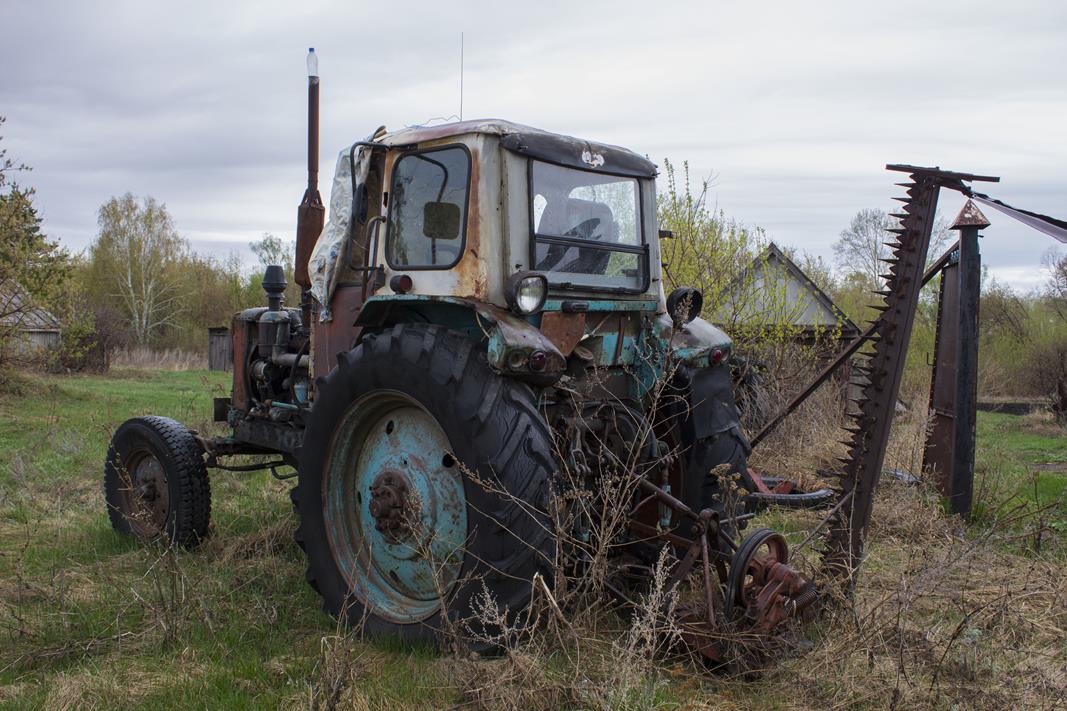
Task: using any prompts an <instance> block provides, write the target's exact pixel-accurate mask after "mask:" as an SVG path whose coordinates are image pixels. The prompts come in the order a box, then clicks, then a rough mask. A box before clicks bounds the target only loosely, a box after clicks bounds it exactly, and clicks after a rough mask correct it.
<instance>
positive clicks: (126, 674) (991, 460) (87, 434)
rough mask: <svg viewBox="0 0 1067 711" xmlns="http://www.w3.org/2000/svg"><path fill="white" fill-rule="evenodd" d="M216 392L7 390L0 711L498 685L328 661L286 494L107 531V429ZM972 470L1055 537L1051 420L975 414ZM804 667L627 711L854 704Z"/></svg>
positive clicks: (797, 525)
mask: <svg viewBox="0 0 1067 711" xmlns="http://www.w3.org/2000/svg"><path fill="white" fill-rule="evenodd" d="M228 389H229V382H228V376H227V375H225V374H220V373H209V372H141V371H117V372H113V373H111V374H109V375H107V376H26V377H25V378H24V379H23V380H21V381H20V382H19V384H18V387H17V388H16V389H14V390H9V391H6V392H3V393H0V707H5V708H6V707H11V708H57V707H67V706H75V707H77V706H96V707H100V708H117V707H122V708H152V709H156V708H175V707H182V708H184V707H192V708H222V707H225V708H231V707H232V708H257V709H258V708H279V707H303V706H307V705H308V702H309V693H310V692H311V690H313V689H321V688H322V686H323V685H324V684H323V682H324V681H325V680H328V678H329V677H330V675H331V674H334V673H335V671H336V670H334V671H331V667H330V664H331V663H337V661H338V660H339V659H343V660H346V661H347V663H348V664H349V665H350V667H351V669H350V670H349V671H348V672H346V674H347V676H348V678H350V679H352V680H354V681H352V684H353V685H352V687H351V688H350V689H349V693H350V694H351V695H353V696H354V698H355V699H356V701H355V702H354V704H355V706H356V707H359V706H360V705H363V706H364V707H368V708H382V707H388V708H420V709H421V708H430V709H434V708H447V707H450V706H453V705H455V704H458V703H460V702H462V701H463V699H464V696H463V692H462V690H461V686H462V681H461V680H462V675H461V674H459V673H458V672H457V671H456V670H457V669H458V668H460V666H461V665H464V664H466V665H469V664H478V665H480V666H479V667H477V668H478V669H479V670H481V671H480V672H479V673H481V674H484V678H481V679H479V680H478V684H483V685H490V686H491V685H492V684H493V683H494V673H495V672H494V670H495V669H497V668H498V667H497V666H494V665H495V664H497V662H494V661H492V660H487V661H482V662H471V661H469V660H460V659H456V658H453V657H448V656H445V655H438V654H437V653H436V652H435V651H433V650H432V649H428V648H419V649H410V648H406V647H402V646H400V645H398V644H395V643H388V642H374V643H371V642H358V641H357V642H352V643H351V645H352V646H351V647H350V648H349V649H348V650H347V651H346V652H345V653H344V654H340V655H338V654H336V653H333V654H330V653H327V654H324V653H323V650H324V649H325V650H329V649H330V648H331V645H334V644H336V643H337V642H336V640H334V639H333V637H334V635H335V633H336V628H335V624H334V622H333V621H332V620H331V619H330V618H329V617H328V616H326V615H325V614H323V613H322V612H321V611H320V608H319V599H318V596H317V595H316V594H315V593H314V592H313V591H312V590H311V589H310V588H309V587H308V586H307V585H306V583H305V582H304V560H303V554H302V553H301V552H300V550H299V549H298V548H297V547H296V546H295V545H294V544H293V543H292V532H293V529H294V527H295V525H296V521H295V517H294V516H293V514H292V511H291V507H290V504H289V497H288V488H289V484H287V483H285V482H279V481H276V480H274V479H273V478H271V477H270V476H269V475H268V474H266V473H257V474H225V473H218V474H215V475H213V477H212V495H213V496H212V499H213V509H212V535H211V537H210V539H209V540H208V541H207V542H206V543H205V544H204V545H203V546H202V547H201V548H200V549H199V550H197V551H195V552H176V553H175V552H167V551H163V550H161V549H158V548H156V547H153V546H145V545H141V544H139V543H137V542H135V541H133V540H131V539H129V538H125V537H122V536H119V535H117V534H116V533H114V532H113V531H112V529H111V527H110V524H109V522H108V518H107V515H106V512H105V508H104V502H103V495H102V476H103V474H102V469H103V461H104V456H105V453H106V450H107V444H108V440H109V438H110V435H111V432H112V431H113V429H114V428H115V427H117V426H118V425H119V424H120V423H121V422H122V421H123V420H125V419H127V418H129V417H132V416H136V415H143V414H158V415H166V416H169V417H173V418H175V419H177V420H179V421H182V422H185V423H187V424H189V425H190V426H191V427H194V428H196V429H198V430H200V431H202V432H205V433H216V432H221V431H222V430H221V429H219V426H217V425H214V424H213V423H211V422H210V414H211V398H212V397H214V396H219V395H225V394H227V393H228ZM1060 465H1063V468H1062V469H1061V468H1058V467H1060ZM977 469H978V477H979V480H980V481H981V482H983V484H982V486H983V487H984V488H983V489H982V491H983V492H985V494H983V495H984V496H986V497H987V498H984V499H982V501H980V502H979V503H980V505H981V506H984V507H985V508H984V509H981V510H980V514H981V515H982V516H984V517H986V518H985V519H983V520H989V519H990V518H991V517H993V515H994V511H995V509H996V510H1004V506H999V508H998V507H995V506H994V502H995V501H997V499H996V496H994V493H995V494H997V495H998V496H999V495H1006V497H1007V499H1009V500H1011V501H1014V502H1016V503H1020V504H1022V505H1024V506H1026V507H1028V508H1030V509H1035V510H1036V509H1038V508H1041V507H1042V506H1048V507H1049V508H1048V509H1047V510H1048V511H1050V512H1052V513H1050V514H1049V515H1050V523H1053V524H1056V525H1059V524H1058V523H1057V522H1059V521H1063V520H1067V508H1065V507H1064V498H1065V494H1064V492H1065V487H1067V474H1065V470H1067V438H1065V437H1063V436H1062V435H1061V434H1060V431H1059V430H1058V429H1057V428H1055V427H1053V426H1052V425H1051V424H1050V423H1045V422H1041V421H1038V420H1036V419H1034V418H1014V417H1010V416H1006V415H996V414H990V413H979V419H978V467H977ZM987 484H988V486H987ZM994 489H995V492H993V490H994ZM820 517H821V514H819V513H818V512H810V513H807V514H803V515H802V516H798V515H794V514H787V513H783V512H771V513H769V514H767V515H766V516H765V517H764V520H763V521H762V522H771V523H773V524H774V526H775V527H776V528H779V529H780V530H784V531H786V532H787V533H788V534H790V540H793V541H794V542H796V540H798V539H800V538H802V537H803V535H804V533H805V531H806V530H807V527H808V526H810V525H812V524H813V523H814V522H815V521H816V520H818V518H820ZM894 530H902V529H899V528H898V529H894ZM916 545H919V544H916ZM874 550H876V553H874V554H872V561H871V563H870V566H869V568H868V570H869V575H870V578H871V579H876V578H882V577H884V578H885V579H886V580H889V581H890V582H891V583H892V585H894V586H895V585H896V584H897V579H898V578H899V576H900V575H901V574H902V573H901V572H900V571H902V570H904V569H905V568H906V567H907V566H908V565H910V562H909V560H908V559H909V555H911V554H912V553H913V551H911V550H905V549H901V548H899V546H897V545H896V544H895V543H894V544H893V545H891V546H881V547H880V548H879V547H875V548H874ZM1005 555H1007V554H1005ZM912 557H914V556H912ZM828 634H829V633H828ZM891 656H892V658H894V659H895V653H894V655H891ZM888 658H889V657H887V659H888ZM583 659H584V658H583ZM324 660H326V661H324ZM864 660H866V657H864ZM582 663H585V662H584V661H583V662H582ZM806 663H807V662H805V660H804V658H803V657H802V656H801V657H797V658H794V659H793V660H791V661H787V662H785V663H784V666H783V667H782V669H781V671H779V672H776V673H774V674H769V675H768V676H769V678H771V681H770V682H765V683H764V685H763V686H760V685H759V684H755V683H754V684H752V685H749V684H748V683H747V682H742V681H739V680H726V679H723V678H716V677H705V676H699V677H697V680H696V681H694V678H693V677H692V676H689V677H685V679H684V680H683V681H682V682H679V683H678V684H674V685H669V684H668V685H658V686H656V687H655V688H653V689H652V691H651V692H650V694H649V695H646V696H642V699H643V700H642V701H641V702H640V703H639V704H636V705H637V706H647V705H654V706H656V707H657V708H664V709H673V708H684V707H686V706H685V705H684V704H685V703H687V702H693V703H705V702H711V703H717V702H716V699H717V700H718V702H722V703H723V704H724V705H725V706H726V707H729V708H762V709H770V708H797V705H796V702H795V700H796V699H797V698H798V697H805V695H806V698H808V699H809V701H810V700H811V699H812V698H815V699H819V698H824V697H825V698H828V699H829V698H838V696H837V695H839V694H845V697H846V698H847V697H848V693H846V692H845V691H842V688H843V687H842V686H840V682H839V680H838V679H837V678H836V677H833V678H830V677H827V678H826V679H825V680H824V681H820V682H819V684H817V685H814V686H812V685H809V686H808V688H806V689H797V688H796V687H795V685H794V682H793V681H792V680H791V677H790V675H791V674H792V673H793V671H790V670H798V669H799V670H803V669H804V665H805V664H806ZM863 663H864V664H866V661H864V662H863ZM545 664H546V666H545V673H546V675H547V676H546V677H545V678H550V679H564V678H566V679H569V678H570V677H572V676H573V677H574V678H578V679H580V676H579V675H575V674H574V670H573V669H569V668H567V667H566V664H564V663H562V662H561V661H559V660H555V661H554V660H553V659H549V660H547V662H545ZM790 665H795V666H790ZM556 667H559V668H556ZM820 679H822V677H820ZM561 683H562V682H561ZM568 683H570V682H568ZM576 683H577V684H578V686H577V687H576V688H580V684H583V683H586V682H584V681H579V682H576ZM820 685H821V686H820ZM823 687H825V688H823ZM532 693H534V695H535V696H536V693H537V692H536V690H534V691H533V692H532ZM849 693H850V692H849ZM860 697H862V694H859V696H857V698H860ZM881 701H884V699H880V700H878V701H876V702H873V703H871V704H869V705H868V704H866V703H857V704H853V705H850V706H849V707H850V708H867V707H870V708H878V707H882V706H884V704H882V703H881ZM813 703H814V702H813ZM626 705H627V706H633V705H632V704H629V702H627V703H626ZM819 705H820V704H819V703H814V706H816V707H818V706H819ZM696 707H699V706H696ZM531 708H532V707H531Z"/></svg>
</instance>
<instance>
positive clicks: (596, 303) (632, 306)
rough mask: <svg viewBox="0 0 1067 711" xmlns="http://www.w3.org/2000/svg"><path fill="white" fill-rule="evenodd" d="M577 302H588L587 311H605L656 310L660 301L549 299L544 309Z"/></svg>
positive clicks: (554, 309) (559, 307)
mask: <svg viewBox="0 0 1067 711" xmlns="http://www.w3.org/2000/svg"><path fill="white" fill-rule="evenodd" d="M564 301H569V302H575V303H582V304H586V309H585V310H586V312H603V311H652V312H655V311H656V309H657V308H659V302H658V301H624V300H622V299H620V300H617V301H604V300H600V299H582V298H574V299H549V300H547V301H546V302H545V306H544V309H543V310H544V311H561V310H563V302H564Z"/></svg>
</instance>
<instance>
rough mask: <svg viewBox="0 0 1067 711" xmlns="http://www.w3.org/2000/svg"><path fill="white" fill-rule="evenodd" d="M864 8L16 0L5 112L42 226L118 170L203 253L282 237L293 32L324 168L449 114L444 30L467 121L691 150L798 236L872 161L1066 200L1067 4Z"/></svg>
mask: <svg viewBox="0 0 1067 711" xmlns="http://www.w3.org/2000/svg"><path fill="white" fill-rule="evenodd" d="M871 5H872V4H869V3H856V2H841V1H836V2H824V3H815V4H812V3H803V4H802V3H785V2H782V3H744V4H740V3H722V2H688V3H683V2H664V3H657V4H652V5H650V4H648V3H641V4H636V3H635V4H626V3H621V2H617V1H616V2H597V3H588V2H587V3H573V2H570V3H566V2H538V3H523V4H505V3H499V2H497V3H488V2H474V3H406V4H405V5H404V8H403V11H401V10H400V9H399V8H398V9H396V11H391V10H392V8H391V7H390V6H388V5H381V4H377V5H366V4H359V5H358V6H357V4H354V3H336V4H334V3H324V2H307V3H301V4H300V5H299V6H296V5H295V4H293V3H281V2H279V3H220V2H213V3H207V2H191V3H190V2H186V3H181V4H180V5H178V4H170V5H166V6H164V5H155V4H151V3H139V2H120V3H108V4H101V3H94V4H88V3H86V4H76V3H65V2H47V1H45V2H42V1H40V0H38V1H35V2H22V1H20V0H16V1H15V2H10V1H9V2H7V3H6V4H5V5H4V7H3V10H0V20H2V24H3V26H4V27H5V30H6V31H5V33H4V34H5V41H4V43H3V44H2V45H0V67H3V70H2V72H0V114H4V115H7V116H8V119H9V120H8V123H7V125H6V127H5V128H6V136H5V144H6V145H7V146H8V148H9V150H10V152H11V153H12V154H14V155H16V156H18V157H19V158H21V159H22V160H24V161H25V162H27V163H30V164H31V165H33V166H34V167H35V170H34V172H33V173H30V174H29V175H27V176H24V177H23V178H22V179H23V181H24V182H26V183H28V184H31V185H33V186H35V187H36V188H37V190H38V205H39V207H40V208H41V210H42V212H43V214H44V218H45V227H46V229H47V230H48V231H49V233H50V234H52V235H54V236H56V237H59V238H60V239H62V240H63V241H64V242H65V243H67V244H69V245H70V246H72V247H73V248H76V249H77V248H81V247H84V246H85V245H86V244H88V242H89V241H90V240H91V239H92V237H93V235H94V234H95V229H96V224H95V213H96V209H97V207H98V206H99V205H100V204H101V203H102V202H104V201H105V200H107V199H108V198H109V197H110V196H112V195H115V194H121V193H123V192H126V191H132V192H134V193H135V194H142V195H143V194H151V195H154V196H155V197H157V198H159V199H160V200H163V201H165V202H166V203H167V204H168V206H169V208H170V210H171V212H172V213H173V215H174V217H175V219H176V222H177V224H178V226H179V228H180V229H181V230H182V231H183V232H184V233H185V234H186V235H187V236H189V237H190V238H191V239H192V240H193V241H194V244H195V245H196V246H197V248H198V249H202V250H204V251H210V252H212V253H215V254H220V253H225V251H228V250H230V249H233V248H235V247H236V246H240V245H243V244H245V243H246V242H247V241H248V240H250V239H254V238H256V237H258V236H259V235H260V234H261V233H262V232H264V231H270V232H274V233H276V234H278V235H282V236H288V235H291V234H292V232H293V229H294V221H295V205H296V202H297V201H298V199H299V197H300V194H301V192H302V181H303V173H302V163H303V151H304V143H303V140H304V138H303V136H304V133H303V132H304V96H305V94H304V91H305V82H304V68H303V55H304V51H305V50H306V48H307V46H309V45H314V46H315V47H316V48H317V49H318V51H319V53H320V55H321V60H320V61H321V66H322V74H323V124H322V128H323V140H322V146H323V156H322V165H323V166H324V167H326V166H331V165H332V162H333V155H334V154H335V152H336V150H338V149H340V147H341V146H342V145H344V144H345V143H347V142H350V141H351V140H353V139H354V138H357V137H362V136H364V135H366V134H367V133H368V132H369V131H370V130H372V129H373V128H374V127H376V126H378V125H379V124H382V123H384V124H386V125H387V126H390V127H391V128H397V127H400V126H404V125H409V124H413V123H420V122H423V121H425V120H427V119H429V118H431V117H437V116H448V115H450V114H454V113H457V112H458V110H459V97H458V89H459V81H458V39H459V33H460V32H461V31H462V32H464V33H465V37H466V47H467V54H466V72H465V97H464V107H465V114H466V117H467V118H471V117H474V116H501V117H505V118H510V119H513V120H517V121H520V122H523V123H529V124H533V125H538V126H542V127H544V128H546V129H549V130H555V131H560V132H564V133H571V134H575V135H581V136H586V137H589V138H595V139H599V140H604V141H607V142H612V143H619V144H622V145H626V146H629V147H631V148H633V149H635V150H637V151H639V152H642V153H646V154H648V155H650V156H651V157H652V158H654V159H656V160H661V159H662V158H664V157H670V158H671V159H673V160H675V161H678V162H680V161H682V160H688V161H689V162H690V164H691V166H692V170H693V173H694V175H695V176H706V175H711V174H713V173H714V174H715V176H716V180H715V187H714V192H713V195H712V198H713V199H714V200H715V201H716V202H717V204H718V205H719V206H720V207H722V208H723V209H724V210H725V211H726V212H727V213H728V214H730V215H732V216H735V217H737V218H738V219H741V220H743V221H744V222H746V223H749V224H752V225H759V226H762V227H764V228H766V229H767V231H768V233H769V234H770V236H771V237H772V238H773V239H775V240H776V241H779V242H781V243H784V244H792V245H795V246H798V247H801V248H804V249H806V250H809V251H811V252H813V253H815V254H820V255H823V256H830V254H831V251H830V244H831V243H832V242H833V240H834V239H835V238H836V236H837V233H838V232H839V231H840V229H841V228H842V227H844V226H845V225H846V224H847V222H848V220H849V218H850V217H851V215H852V214H853V213H854V212H855V211H856V210H858V209H860V208H862V207H869V206H879V207H887V208H888V207H890V206H891V205H892V203H890V202H889V198H890V197H891V195H892V194H893V192H892V191H893V190H894V188H892V183H893V182H895V180H894V176H892V175H889V174H887V173H885V172H884V171H883V170H882V166H883V165H884V164H885V163H887V162H910V163H916V164H930V165H934V164H939V165H942V166H944V167H948V168H953V169H957V170H968V171H974V172H988V173H993V174H998V175H1001V176H1003V177H1004V182H1003V183H1002V184H1001V185H1000V186H996V187H990V188H989V191H990V192H992V193H994V194H995V195H997V196H1000V197H1002V198H1003V199H1005V200H1007V201H1008V202H1013V201H1014V202H1016V203H1018V204H1019V205H1021V206H1023V207H1026V208H1028V209H1032V210H1037V211H1041V212H1048V213H1052V214H1058V215H1060V216H1062V215H1064V214H1065V213H1067V171H1065V170H1064V166H1065V165H1067V141H1065V140H1064V136H1063V126H1065V125H1067V82H1065V81H1064V79H1063V66H1064V64H1065V60H1067V56H1065V55H1067V50H1065V47H1067V5H1063V4H1060V3H1047V2H1016V3H1012V4H1010V5H1008V4H1003V3H996V4H994V3H986V4H985V5H986V6H984V7H983V6H982V5H983V4H982V3H975V2H939V3H930V2H896V3H892V4H889V3H885V4H880V5H879V6H877V7H875V6H871ZM323 177H324V180H323V184H324V185H326V184H327V182H328V176H325V175H324V176H323ZM958 209H959V200H958V199H957V198H955V197H954V196H952V197H950V196H945V199H944V201H943V212H944V213H945V214H946V215H947V216H948V217H951V216H952V215H954V214H955V211H956V210H958ZM989 217H990V219H991V220H992V221H993V226H992V227H991V228H990V229H989V230H988V237H987V238H986V240H985V242H984V245H983V249H984V253H985V257H986V262H987V264H989V265H990V268H991V270H992V271H993V273H994V274H996V275H998V276H999V277H1001V278H1003V279H1004V280H1007V281H1009V282H1011V283H1013V284H1015V285H1017V286H1020V287H1024V288H1026V287H1029V286H1031V285H1033V284H1034V283H1036V281H1039V280H1040V272H1039V270H1038V269H1037V267H1038V266H1039V264H1040V257H1041V254H1042V253H1043V252H1044V251H1045V250H1046V249H1047V248H1048V247H1050V246H1052V245H1051V241H1050V240H1049V239H1048V238H1046V237H1044V236H1041V235H1037V234H1034V233H1030V232H1029V231H1027V230H1026V229H1025V228H1022V227H1017V226H1015V225H1013V224H1011V223H1010V222H1009V221H1008V220H1007V219H1006V218H1004V217H1001V216H999V215H989Z"/></svg>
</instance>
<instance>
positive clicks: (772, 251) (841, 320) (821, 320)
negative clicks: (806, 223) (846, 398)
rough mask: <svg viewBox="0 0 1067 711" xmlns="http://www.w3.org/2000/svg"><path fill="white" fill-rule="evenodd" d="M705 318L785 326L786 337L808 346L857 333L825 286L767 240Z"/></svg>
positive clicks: (734, 324)
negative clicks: (827, 293) (763, 248)
mask: <svg viewBox="0 0 1067 711" xmlns="http://www.w3.org/2000/svg"><path fill="white" fill-rule="evenodd" d="M711 320H712V321H713V322H715V323H717V324H722V325H728V326H729V327H730V328H731V329H733V330H735V331H736V330H737V329H739V328H740V329H741V330H744V329H747V328H753V329H759V330H772V329H775V330H781V329H786V330H788V332H789V333H790V337H791V339H792V340H795V341H797V342H799V343H803V344H805V345H813V346H814V345H820V346H832V345H834V344H835V343H836V342H838V341H843V342H846V343H847V342H849V341H852V340H853V339H855V338H856V337H857V336H859V334H860V330H859V328H858V327H857V326H856V324H854V323H852V321H851V320H850V319H849V318H848V316H846V315H845V313H844V312H843V311H842V310H841V309H840V308H838V306H837V305H836V304H835V303H834V302H833V301H832V300H831V299H830V297H829V296H827V295H826V292H824V291H823V290H822V289H820V288H819V287H818V286H817V285H816V284H815V282H813V281H812V280H811V278H810V277H808V275H807V274H805V273H804V272H803V271H802V270H801V269H800V267H798V266H797V265H796V264H794V263H793V260H791V259H790V258H789V257H787V256H786V255H785V253H784V252H782V250H781V249H779V247H778V245H776V244H774V243H773V242H771V243H770V244H769V245H768V246H767V249H766V250H764V252H763V253H762V254H761V255H760V256H758V257H756V259H755V260H753V262H752V263H751V264H750V265H749V266H748V267H747V268H746V269H745V271H744V272H743V273H742V274H741V275H740V276H739V277H738V278H737V279H736V280H735V281H734V283H733V284H732V285H731V286H730V287H729V288H727V289H726V291H725V292H724V295H723V297H722V298H721V300H720V303H719V305H718V306H713V308H712V311H711ZM828 341H833V342H834V343H829V342H828Z"/></svg>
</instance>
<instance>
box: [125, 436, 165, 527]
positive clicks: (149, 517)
mask: <svg viewBox="0 0 1067 711" xmlns="http://www.w3.org/2000/svg"><path fill="white" fill-rule="evenodd" d="M127 502H128V503H127V505H126V509H127V511H126V514H127V516H128V517H129V518H130V521H131V525H133V526H134V528H135V529H136V530H138V531H139V532H140V533H141V535H155V534H157V533H159V532H160V531H162V530H163V528H164V527H165V526H166V524H167V513H168V510H169V508H170V497H169V496H168V492H167V475H166V473H165V472H164V471H163V465H162V464H160V462H159V460H158V459H156V458H155V456H153V455H151V454H148V453H145V454H144V456H142V457H141V458H140V459H139V461H136V463H135V464H134V465H133V467H132V472H131V475H130V487H129V493H128V494H127Z"/></svg>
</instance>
